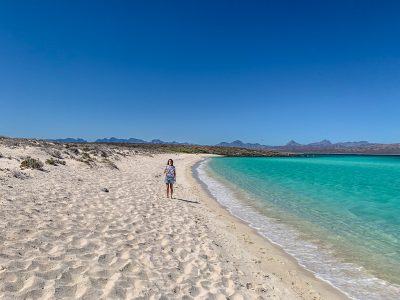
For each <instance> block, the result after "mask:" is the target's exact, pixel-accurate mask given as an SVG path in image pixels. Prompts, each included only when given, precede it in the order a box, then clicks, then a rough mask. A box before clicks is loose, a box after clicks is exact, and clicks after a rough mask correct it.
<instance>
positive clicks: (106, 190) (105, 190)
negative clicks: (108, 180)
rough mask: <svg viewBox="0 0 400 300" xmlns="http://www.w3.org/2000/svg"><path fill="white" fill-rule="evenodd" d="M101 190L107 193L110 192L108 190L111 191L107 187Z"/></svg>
mask: <svg viewBox="0 0 400 300" xmlns="http://www.w3.org/2000/svg"><path fill="white" fill-rule="evenodd" d="M101 191H102V192H105V193H108V192H109V190H108V189H107V188H102V189H101Z"/></svg>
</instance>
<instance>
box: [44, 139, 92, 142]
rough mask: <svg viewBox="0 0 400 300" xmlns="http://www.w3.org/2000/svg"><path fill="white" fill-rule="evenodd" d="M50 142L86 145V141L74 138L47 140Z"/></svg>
mask: <svg viewBox="0 0 400 300" xmlns="http://www.w3.org/2000/svg"><path fill="white" fill-rule="evenodd" d="M47 141H50V142H58V143H87V142H88V141H86V140H84V139H80V138H78V139H75V138H66V139H48V140H47Z"/></svg>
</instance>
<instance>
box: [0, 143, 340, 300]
mask: <svg viewBox="0 0 400 300" xmlns="http://www.w3.org/2000/svg"><path fill="white" fill-rule="evenodd" d="M51 147H52V146H51V145H50V146H46V147H41V146H40V145H39V146H37V145H29V144H28V145H14V146H10V145H9V144H3V145H1V146H0V153H1V154H2V155H0V178H1V180H0V298H1V299H24V298H29V299H55V298H68V299H71V298H74V299H75V298H79V299H174V298H176V299H227V298H228V297H229V299H267V298H272V299H320V298H323V299H340V298H343V296H342V295H341V294H340V293H338V292H337V291H335V290H334V289H332V288H330V287H329V286H328V285H326V284H324V283H322V282H320V281H318V280H316V279H315V278H314V277H313V276H312V275H311V274H308V273H307V272H306V271H304V270H302V269H301V268H300V267H299V266H298V265H297V264H296V263H295V262H294V261H293V260H291V259H290V258H289V257H287V256H286V255H285V254H284V253H282V251H280V250H279V249H277V248H276V247H274V246H272V245H271V244H269V243H268V242H267V241H265V240H264V239H262V238H261V237H259V236H258V235H256V234H255V233H254V232H253V231H252V230H251V229H250V228H248V227H247V226H246V224H243V223H241V222H239V221H238V220H236V219H235V218H233V217H232V216H230V215H229V214H228V213H227V212H226V211H225V210H224V209H223V208H221V207H220V206H219V205H218V204H217V203H215V202H214V200H212V199H210V198H209V197H208V195H207V194H206V193H205V191H204V190H203V189H202V187H201V186H200V185H199V184H198V183H197V182H196V181H195V179H194V178H193V177H192V173H191V167H192V166H193V165H194V164H195V163H196V162H197V161H199V160H200V159H203V158H204V157H206V155H202V156H200V155H194V154H152V153H145V152H141V153H138V151H137V150H135V151H134V150H129V149H123V148H122V149H118V148H116V149H111V148H109V149H107V148H103V150H102V151H105V152H106V153H107V154H104V155H103V154H102V153H103V152H102V151H99V152H98V153H96V152H95V151H93V150H88V151H87V153H89V157H90V161H89V162H85V159H81V158H82V157H83V156H85V157H86V158H87V155H84V154H83V153H84V152H85V151H83V150H82V149H78V150H74V149H70V148H66V147H64V149H60V147H59V146H57V145H56V146H54V147H56V148H57V149H55V150H51ZM102 147H107V146H102ZM49 148H50V150H49ZM104 149H105V150H104ZM51 151H59V152H60V153H61V155H58V154H57V155H56V156H60V157H61V160H62V161H65V162H66V165H58V166H53V165H50V164H45V165H44V171H41V170H31V169H26V170H22V171H21V170H20V167H19V166H20V164H21V162H22V161H23V159H24V158H25V157H26V156H31V157H33V158H37V159H40V160H41V161H42V162H44V161H45V160H46V159H49V158H50V157H52V155H51V154H54V152H51ZM49 153H50V154H49ZM104 157H107V158H106V159H105V158H104ZM170 157H171V158H173V159H174V161H175V165H176V166H177V173H178V178H177V184H176V186H175V188H176V189H175V197H176V199H172V200H170V199H167V198H165V195H164V184H163V175H162V171H163V166H164V165H165V163H166V161H167V159H168V158H170ZM86 160H87V159H86ZM104 189H107V190H104Z"/></svg>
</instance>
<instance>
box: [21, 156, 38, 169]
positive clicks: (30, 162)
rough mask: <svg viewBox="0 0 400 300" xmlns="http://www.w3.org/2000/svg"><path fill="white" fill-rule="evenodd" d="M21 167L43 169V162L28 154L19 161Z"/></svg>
mask: <svg viewBox="0 0 400 300" xmlns="http://www.w3.org/2000/svg"><path fill="white" fill-rule="evenodd" d="M21 169H36V170H43V163H42V162H41V161H40V160H39V159H34V158H32V157H30V156H28V157H26V158H25V159H24V160H23V161H22V162H21Z"/></svg>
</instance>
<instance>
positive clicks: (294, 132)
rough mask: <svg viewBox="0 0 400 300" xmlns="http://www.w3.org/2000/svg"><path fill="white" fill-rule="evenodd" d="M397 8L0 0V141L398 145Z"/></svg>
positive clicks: (379, 4) (391, 4) (347, 0)
mask: <svg viewBox="0 0 400 300" xmlns="http://www.w3.org/2000/svg"><path fill="white" fill-rule="evenodd" d="M399 16H400V1H368V0H360V1H351V0H343V1H340V0H334V1H333V0H332V1H329V0H326V1H325V0H324V1H321V0H316V1H307V0H298V1H285V0H279V1H278V0H274V1H268V0H264V1H232V0H230V1H217V0H213V1H204V0H199V1H185V0H182V1H1V3H0V107H1V119H0V134H3V135H8V136H15V137H37V138H60V137H82V138H86V139H89V140H91V139H95V138H98V137H110V136H116V137H122V138H128V137H136V138H142V139H147V140H148V139H153V138H160V139H163V140H177V141H189V142H194V143H201V144H214V143H217V142H220V141H231V140H234V139H241V140H243V141H246V142H260V143H264V144H283V143H286V142H287V141H288V140H289V139H295V140H297V141H299V142H303V143H307V142H313V141H317V140H321V139H324V138H327V139H330V140H332V141H333V142H336V141H348V140H351V141H353V140H369V141H375V142H400V134H399V132H400V131H399V130H400V17H399Z"/></svg>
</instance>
